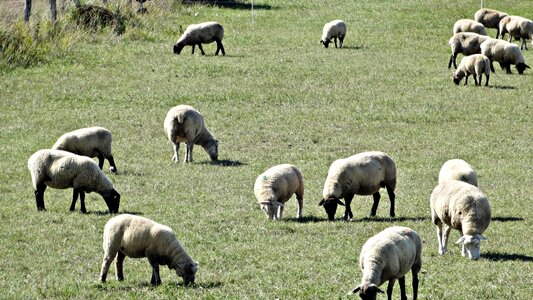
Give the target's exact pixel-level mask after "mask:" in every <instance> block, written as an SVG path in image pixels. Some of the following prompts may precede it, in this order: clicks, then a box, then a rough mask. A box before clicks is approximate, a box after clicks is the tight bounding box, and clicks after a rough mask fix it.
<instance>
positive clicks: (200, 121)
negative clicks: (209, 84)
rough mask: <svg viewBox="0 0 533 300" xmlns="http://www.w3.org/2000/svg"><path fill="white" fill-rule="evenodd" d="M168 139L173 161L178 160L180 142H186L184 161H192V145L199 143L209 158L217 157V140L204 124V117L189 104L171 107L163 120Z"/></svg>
mask: <svg viewBox="0 0 533 300" xmlns="http://www.w3.org/2000/svg"><path fill="white" fill-rule="evenodd" d="M164 129H165V133H166V135H167V137H168V139H169V140H170V141H171V142H172V144H174V156H173V157H172V159H173V160H174V161H176V162H177V161H179V158H178V150H179V147H180V142H185V143H186V152H185V160H184V162H186V163H187V162H192V149H193V146H194V145H195V144H196V145H200V146H202V147H203V148H204V150H205V151H206V152H207V153H208V154H209V156H210V157H211V160H213V161H216V160H217V159H218V141H217V140H216V139H215V138H214V137H213V136H212V135H211V133H210V132H209V130H207V128H206V127H205V125H204V118H203V117H202V115H201V114H200V112H198V111H197V110H196V109H194V108H193V107H191V106H189V105H178V106H175V107H173V108H171V109H170V110H169V111H168V113H167V116H166V118H165V122H164Z"/></svg>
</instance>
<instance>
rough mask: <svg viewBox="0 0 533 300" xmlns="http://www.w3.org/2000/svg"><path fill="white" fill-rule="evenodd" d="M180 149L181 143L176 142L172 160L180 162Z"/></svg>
mask: <svg viewBox="0 0 533 300" xmlns="http://www.w3.org/2000/svg"><path fill="white" fill-rule="evenodd" d="M179 149H180V143H174V156H172V160H173V161H175V162H178V150H179Z"/></svg>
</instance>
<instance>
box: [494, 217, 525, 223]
mask: <svg viewBox="0 0 533 300" xmlns="http://www.w3.org/2000/svg"><path fill="white" fill-rule="evenodd" d="M491 221H497V222H517V221H524V218H518V217H494V218H491Z"/></svg>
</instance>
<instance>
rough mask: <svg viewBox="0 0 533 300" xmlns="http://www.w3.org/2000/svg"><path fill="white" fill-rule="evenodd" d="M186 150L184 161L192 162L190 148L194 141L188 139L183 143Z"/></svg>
mask: <svg viewBox="0 0 533 300" xmlns="http://www.w3.org/2000/svg"><path fill="white" fill-rule="evenodd" d="M185 147H186V150H187V151H186V152H185V162H186V163H188V162H192V148H193V147H194V143H193V142H192V141H188V142H187V143H186V144H185Z"/></svg>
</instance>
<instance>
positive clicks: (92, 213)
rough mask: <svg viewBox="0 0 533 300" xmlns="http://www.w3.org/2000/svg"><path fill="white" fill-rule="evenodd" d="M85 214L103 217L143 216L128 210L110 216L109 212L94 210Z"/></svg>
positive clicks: (140, 213)
mask: <svg viewBox="0 0 533 300" xmlns="http://www.w3.org/2000/svg"><path fill="white" fill-rule="evenodd" d="M87 214H88V215H97V216H104V215H109V216H118V215H121V214H130V215H136V216H142V215H143V213H142V212H138V211H129V210H124V211H121V212H118V213H117V214H110V213H109V211H107V210H95V211H88V212H87Z"/></svg>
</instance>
